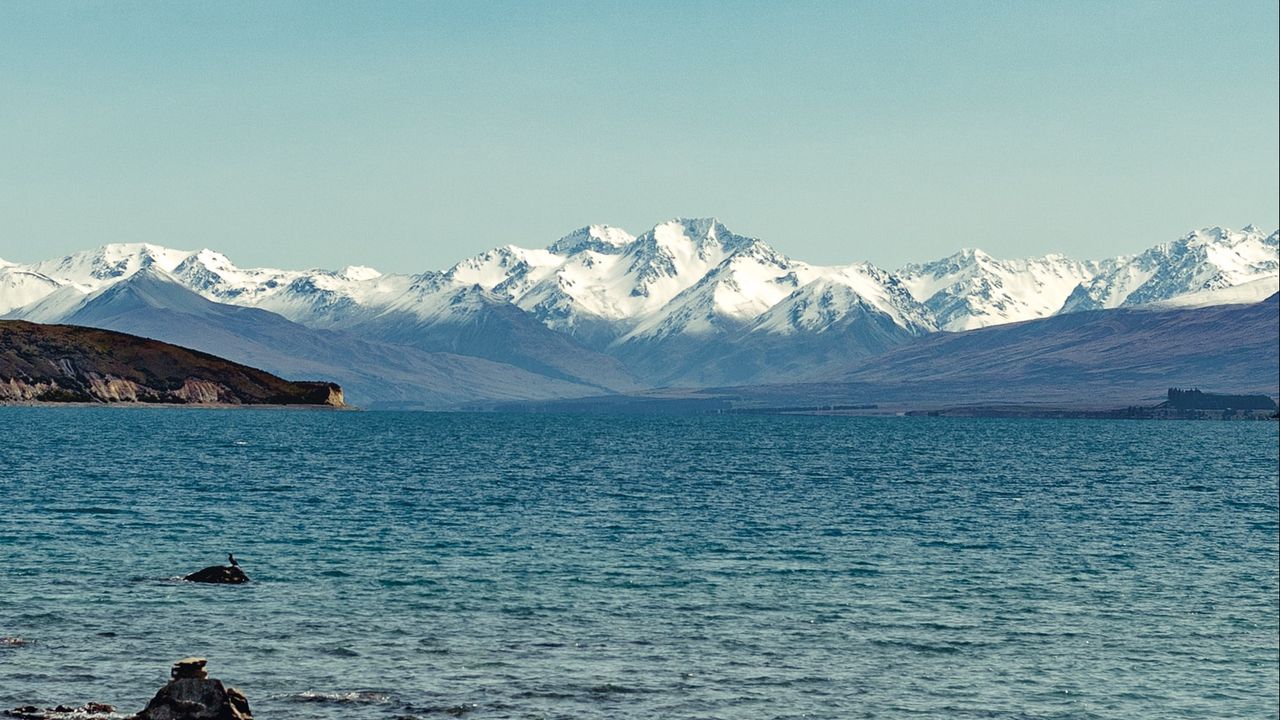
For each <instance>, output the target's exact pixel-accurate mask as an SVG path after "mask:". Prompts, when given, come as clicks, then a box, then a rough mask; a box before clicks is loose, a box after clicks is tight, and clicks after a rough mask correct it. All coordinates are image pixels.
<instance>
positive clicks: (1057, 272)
mask: <svg viewBox="0 0 1280 720" xmlns="http://www.w3.org/2000/svg"><path fill="white" fill-rule="evenodd" d="M1112 262H1114V261H1109V260H1104V261H1102V262H1080V261H1078V260H1071V259H1070V258H1067V257H1065V256H1062V255H1046V256H1044V257H1041V258H1031V259H1025V260H997V259H995V258H993V257H991V256H990V255H988V254H986V253H984V252H982V251H981V250H973V249H965V250H961V251H960V252H958V253H956V254H955V255H952V256H950V257H946V258H943V259H941V260H935V261H933V262H930V263H924V264H922V265H907V266H906V267H904V268H902V269H901V270H899V271H898V275H899V277H901V278H902V282H903V283H904V284H905V285H906V286H907V287H908V288H910V290H911V294H912V295H913V296H914V297H915V299H916V300H918V301H920V302H922V303H924V305H925V307H927V308H929V311H930V312H931V313H932V315H933V318H934V321H935V322H936V323H937V325H938V327H939V328H940V329H942V330H950V331H961V330H973V329H975V328H980V327H987V326H989V325H1000V324H1003V323H1009V322H1018V321H1020V320H1033V319H1035V318H1042V317H1047V316H1049V315H1052V314H1054V313H1055V312H1057V311H1058V309H1059V308H1061V307H1062V303H1063V302H1065V301H1066V299H1067V296H1068V295H1070V294H1071V291H1072V290H1074V289H1075V288H1076V286H1078V285H1079V284H1080V283H1083V282H1088V281H1089V280H1090V279H1091V278H1093V276H1094V275H1096V274H1097V273H1098V271H1099V270H1100V269H1103V268H1109V267H1110V265H1109V263H1112Z"/></svg>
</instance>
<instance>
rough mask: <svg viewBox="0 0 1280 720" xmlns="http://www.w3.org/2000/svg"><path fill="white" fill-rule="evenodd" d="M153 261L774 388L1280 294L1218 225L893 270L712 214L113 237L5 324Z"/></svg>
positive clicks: (310, 297)
mask: <svg viewBox="0 0 1280 720" xmlns="http://www.w3.org/2000/svg"><path fill="white" fill-rule="evenodd" d="M147 270H155V271H158V272H163V273H165V274H166V275H167V276H168V277H170V278H172V279H173V281H174V282H176V283H178V284H180V285H182V286H184V287H185V288H187V289H188V290H190V291H191V292H193V293H195V294H196V295H199V296H200V297H203V298H204V299H206V300H209V301H213V302H217V303H221V304H226V305H230V306H234V307H246V308H256V309H259V310H263V311H270V312H272V313H275V314H277V315H280V316H282V317H284V318H286V319H288V320H290V321H292V322H295V323H298V324H300V325H303V326H306V327H307V328H310V329H312V330H324V331H334V332H341V333H346V334H347V335H350V336H355V337H361V338H364V339H365V340H369V341H373V342H378V343H384V344H390V345H395V346H404V347H413V348H416V349H418V350H421V351H426V352H444V353H451V354H454V355H463V356H470V357H477V358H483V359H487V360H491V361H494V362H498V363H502V364H505V365H510V366H513V367H517V368H520V369H522V370H524V371H527V372H531V373H533V374H535V375H538V376H541V377H545V378H548V379H551V380H555V381H563V382H568V383H570V384H574V385H577V386H581V387H585V388H594V389H595V390H597V391H606V392H631V391H634V390H636V389H638V388H641V387H644V386H655V385H677V386H694V385H702V384H718V383H725V382H739V381H744V380H745V381H749V380H752V379H753V378H754V379H758V380H764V379H766V378H767V377H770V376H772V375H775V374H776V373H775V372H774V371H773V368H775V367H787V368H790V372H793V373H800V374H801V376H802V377H800V378H797V379H804V378H805V377H815V376H816V374H817V373H820V372H822V371H823V370H822V369H823V368H825V367H827V363H828V360H834V359H835V356H836V354H838V353H843V354H845V355H847V356H848V357H849V358H851V359H853V358H858V357H866V356H870V355H875V354H878V353H880V352H882V351H884V350H885V349H886V348H887V347H888V346H889V345H892V344H894V343H898V342H905V341H907V340H910V339H911V338H914V337H918V336H922V335H927V334H930V333H933V332H936V331H947V332H954V331H961V330H968V329H976V328H982V327H990V326H997V325H1001V324H1004V323H1009V322H1019V321H1025V320H1029V319H1036V318H1042V317H1050V316H1053V315H1057V314H1062V313H1065V312H1072V311H1080V310H1088V309H1092V308H1095V307H1121V306H1123V307H1133V306H1138V305H1142V304H1151V303H1166V304H1177V303H1179V302H1186V303H1191V302H1197V303H1200V304H1212V303H1215V302H1248V301H1251V300H1257V299H1258V297H1259V296H1265V295H1267V294H1269V293H1268V292H1267V291H1268V290H1269V289H1271V288H1272V287H1273V286H1277V285H1280V241H1278V240H1277V233H1275V232H1273V233H1271V234H1270V235H1266V234H1264V233H1263V232H1262V231H1260V230H1258V229H1257V228H1254V227H1252V226H1249V227H1247V228H1244V229H1241V230H1238V231H1237V230H1227V229H1223V228H1205V229H1203V230H1198V231H1193V232H1191V233H1188V234H1186V235H1185V236H1183V237H1182V238H1179V239H1176V240H1173V241H1170V242H1166V243H1160V244H1157V245H1155V246H1153V247H1152V248H1150V249H1149V250H1147V251H1145V252H1143V253H1138V254H1135V255H1128V256H1118V257H1115V258H1109V259H1105V260H1100V261H1078V260H1072V259H1070V258H1067V257H1065V256H1063V255H1060V254H1050V255H1046V256H1043V257H1040V258H1027V259H1019V260H1000V259H997V258H994V257H992V256H990V255H988V254H986V253H984V252H982V251H981V250H977V249H965V250H962V251H959V252H957V253H954V254H952V255H950V256H948V257H946V258H942V259H940V260H936V261H933V262H930V263H920V264H912V265H907V266H904V267H903V268H900V269H898V270H885V269H882V268H878V267H876V266H874V265H872V264H870V263H866V262H858V263H852V264H850V265H846V266H818V265H811V264H808V263H805V262H802V261H799V260H795V259H793V258H790V257H788V256H786V255H785V254H783V253H781V252H779V251H777V250H776V249H774V248H773V247H772V246H770V245H769V244H768V243H766V242H764V241H763V240H760V239H757V238H750V237H746V236H742V235H738V234H736V233H734V232H732V231H731V230H729V229H728V228H727V227H726V226H725V225H724V224H723V223H721V222H720V221H719V220H718V219H716V218H693V219H687V218H686V219H675V220H671V221H667V222H664V223H660V224H658V225H656V226H655V227H654V228H651V229H650V230H648V231H646V232H644V233H641V234H639V235H635V236H633V235H631V234H630V233H628V232H626V231H625V230H621V229H619V228H615V227H611V226H607V225H589V226H585V227H582V228H579V229H577V230H575V231H573V232H571V233H569V234H567V235H565V236H563V237H561V238H559V239H557V240H555V241H553V242H550V243H548V244H546V245H545V246H543V247H534V248H522V247H519V246H516V245H512V244H507V245H502V246H499V247H496V248H494V249H492V250H489V251H485V252H482V253H479V254H477V255H474V256H472V257H469V258H465V259H463V260H460V261H459V262H457V263H455V264H454V265H453V266H452V267H450V268H447V269H445V270H440V271H435V270H428V271H426V272H423V273H419V274H415V275H410V274H394V273H393V274H384V273H380V272H378V271H377V270H374V269H372V268H365V267H361V266H348V267H346V268H342V269H340V270H336V271H330V270H319V269H311V270H276V269H270V268H239V267H237V266H235V265H234V264H233V263H232V262H231V261H230V260H229V259H228V258H227V257H226V256H225V255H223V254H221V253H218V252H215V251H212V250H209V249H203V250H199V251H194V252H188V251H179V250H172V249H169V248H165V247H162V246H158V245H150V244H140V243H139V244H117V245H108V246H103V247H102V248H98V249H96V250H90V251H82V252H80V253H76V254H73V255H69V256H66V257H63V258H54V259H52V260H46V261H42V262H39V263H34V264H31V265H20V264H16V263H6V264H4V265H0V311H3V312H0V315H5V316H9V317H17V318H24V319H30V320H38V321H46V322H55V321H60V320H62V319H64V318H66V317H68V316H69V315H70V314H71V313H73V312H74V309H75V308H76V306H77V305H78V304H79V303H81V302H82V300H83V296H86V295H88V294H90V293H93V292H97V291H99V290H101V289H103V288H104V287H107V286H109V285H112V284H115V283H119V282H122V281H124V280H126V279H128V278H129V277H132V276H133V275H135V274H137V273H140V272H143V271H147ZM1277 289H1280V288H1277ZM886 318H887V319H888V322H886ZM833 328H838V329H839V332H840V333H843V334H844V337H840V338H837V337H835V335H836V333H834V332H833V331H832V329H833ZM837 348H838V350H837ZM823 358H826V359H823ZM806 359H808V360H809V361H811V362H806ZM735 363H737V364H735ZM748 368H754V370H752V371H750V372H748ZM751 373H754V375H753V376H751Z"/></svg>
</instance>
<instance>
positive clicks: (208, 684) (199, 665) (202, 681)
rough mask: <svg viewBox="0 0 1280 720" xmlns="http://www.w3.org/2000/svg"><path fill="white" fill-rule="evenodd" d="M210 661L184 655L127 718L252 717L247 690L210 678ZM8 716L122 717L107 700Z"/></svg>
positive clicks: (33, 719) (26, 719)
mask: <svg viewBox="0 0 1280 720" xmlns="http://www.w3.org/2000/svg"><path fill="white" fill-rule="evenodd" d="M207 663H208V661H207V660H205V659H204V658H201V657H189V658H183V659H182V660H179V661H178V662H176V663H174V665H173V668H172V669H171V670H170V671H169V675H170V678H171V679H170V680H169V682H168V683H167V684H166V685H165V686H164V687H162V688H160V690H159V692H157V693H156V695H155V697H153V698H151V702H149V703H147V706H146V707H145V708H143V709H142V711H141V712H139V713H136V714H134V715H129V716H127V717H126V718H125V720H253V714H252V713H251V712H250V711H249V700H248V699H247V698H246V697H245V696H244V693H242V692H240V691H239V690H237V689H235V688H233V687H226V686H224V685H223V684H222V681H221V680H217V679H215V678H210V677H209V673H208V672H206V671H205V665H206V664H207ZM3 714H4V716H5V717H10V718H20V720H119V718H120V714H119V713H117V711H116V708H115V707H114V706H112V705H107V704H105V703H86V704H84V705H80V706H78V707H72V706H69V705H58V706H57V707H52V708H39V707H36V706H34V705H28V706H25V707H18V708H14V709H12V710H6V711H4V713H3Z"/></svg>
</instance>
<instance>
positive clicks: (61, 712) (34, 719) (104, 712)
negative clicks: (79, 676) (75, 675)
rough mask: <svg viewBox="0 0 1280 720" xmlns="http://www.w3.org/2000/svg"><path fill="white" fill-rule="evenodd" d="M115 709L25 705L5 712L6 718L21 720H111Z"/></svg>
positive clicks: (87, 705)
mask: <svg viewBox="0 0 1280 720" xmlns="http://www.w3.org/2000/svg"><path fill="white" fill-rule="evenodd" d="M115 711H116V709H115V707H114V706H111V705H107V704H106V703H95V702H91V703H85V704H84V705H80V706H77V707H72V706H70V705H59V706H57V707H51V708H40V707H36V706H35V705H24V706H23V707H16V708H14V709H12V710H5V711H4V712H3V713H0V714H3V715H4V716H5V717H11V718H19V719H20V720H64V718H65V720H73V719H74V720H110V719H111V718H113V717H117V716H116V715H115Z"/></svg>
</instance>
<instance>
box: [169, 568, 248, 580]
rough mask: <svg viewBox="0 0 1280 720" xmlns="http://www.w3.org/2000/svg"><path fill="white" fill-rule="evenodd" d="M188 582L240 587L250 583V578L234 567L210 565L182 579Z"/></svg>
mask: <svg viewBox="0 0 1280 720" xmlns="http://www.w3.org/2000/svg"><path fill="white" fill-rule="evenodd" d="M182 579H183V580H186V581H187V582H198V583H217V584H223V585H239V584H240V583H247V582H249V576H248V575H245V574H244V571H243V570H241V569H240V568H238V567H236V566H234V565H210V566H209V567H207V568H204V569H203V570H197V571H195V572H193V573H191V574H190V575H187V576H186V577H184V578H182Z"/></svg>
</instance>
